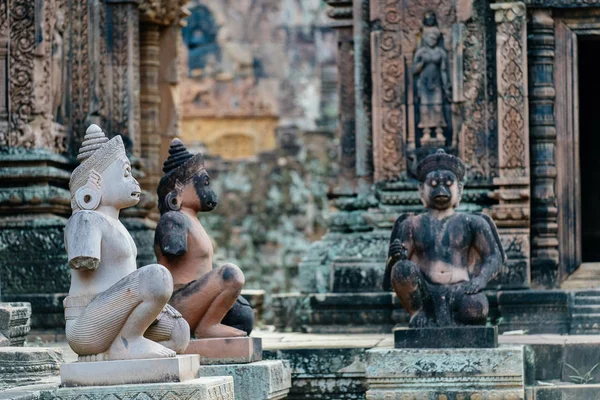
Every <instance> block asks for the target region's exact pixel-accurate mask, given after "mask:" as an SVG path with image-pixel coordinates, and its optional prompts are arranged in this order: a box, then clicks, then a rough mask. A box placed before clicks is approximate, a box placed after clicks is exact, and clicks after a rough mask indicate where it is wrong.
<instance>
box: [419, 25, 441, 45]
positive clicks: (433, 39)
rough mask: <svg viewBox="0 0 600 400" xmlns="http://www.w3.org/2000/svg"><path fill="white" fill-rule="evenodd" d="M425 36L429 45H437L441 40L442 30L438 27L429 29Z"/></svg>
mask: <svg viewBox="0 0 600 400" xmlns="http://www.w3.org/2000/svg"><path fill="white" fill-rule="evenodd" d="M423 36H424V37H423V39H424V40H425V44H427V46H429V47H435V46H436V45H437V43H438V41H439V40H440V32H439V31H438V30H436V29H431V30H428V31H427V32H425V34H424V35H423Z"/></svg>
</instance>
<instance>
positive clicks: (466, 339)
mask: <svg viewBox="0 0 600 400" xmlns="http://www.w3.org/2000/svg"><path fill="white" fill-rule="evenodd" d="M394 347H395V348H397V349H455V348H471V349H472V348H494V347H498V328H497V327H495V326H456V327H446V328H416V329H412V328H397V329H394Z"/></svg>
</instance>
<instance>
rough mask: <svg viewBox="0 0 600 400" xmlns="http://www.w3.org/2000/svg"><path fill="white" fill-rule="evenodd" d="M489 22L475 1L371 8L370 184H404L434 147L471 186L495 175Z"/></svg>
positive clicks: (398, 1)
mask: <svg viewBox="0 0 600 400" xmlns="http://www.w3.org/2000/svg"><path fill="white" fill-rule="evenodd" d="M489 16H490V11H489V10H486V8H485V7H482V5H480V4H477V2H474V1H462V2H458V3H457V2H454V1H452V0H410V1H409V0H377V1H373V2H371V19H372V22H373V23H374V26H376V27H380V29H374V31H373V32H372V33H371V51H372V57H371V60H372V71H373V72H372V80H373V145H374V150H373V151H374V155H373V159H374V166H375V180H376V181H382V180H395V179H398V178H406V177H410V176H411V175H412V174H413V172H414V171H413V170H414V168H415V166H416V164H417V162H418V160H419V159H420V158H421V157H422V156H424V155H426V154H428V153H429V152H431V151H434V150H435V149H437V148H439V147H444V148H445V149H446V150H447V151H450V152H453V153H455V154H458V155H460V156H461V157H462V158H463V160H465V162H466V163H467V165H468V166H469V170H470V171H469V172H470V174H469V175H468V176H469V179H471V180H487V181H491V178H492V177H494V176H495V175H496V170H497V162H496V161H495V160H496V158H497V156H496V147H497V144H495V135H496V125H495V123H493V122H494V121H495V113H496V110H495V103H494V100H491V99H493V98H494V96H493V93H490V92H493V91H494V87H493V85H488V81H489V79H490V76H489V75H490V74H491V73H490V72H489V71H488V69H487V65H488V63H489V60H488V58H493V49H492V48H489V49H488V47H489V44H490V42H489V40H488V36H490V35H489V33H488V30H489V26H488V25H489ZM493 37H494V36H493V32H492V38H493ZM490 122H491V123H490Z"/></svg>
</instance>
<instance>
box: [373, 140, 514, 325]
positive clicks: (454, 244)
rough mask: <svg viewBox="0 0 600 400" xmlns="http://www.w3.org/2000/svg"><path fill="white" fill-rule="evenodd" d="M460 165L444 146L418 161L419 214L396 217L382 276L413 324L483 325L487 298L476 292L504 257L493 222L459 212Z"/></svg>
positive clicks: (478, 214) (474, 214)
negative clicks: (423, 210) (421, 211)
mask: <svg viewBox="0 0 600 400" xmlns="http://www.w3.org/2000/svg"><path fill="white" fill-rule="evenodd" d="M464 175H465V166H464V164H463V162H462V161H461V160H460V159H459V158H458V157H455V156H453V155H450V154H446V152H445V151H444V150H442V149H440V150H438V151H437V152H436V153H435V154H431V155H429V156H427V157H425V158H424V159H423V160H422V161H421V162H420V163H419V165H418V166H417V178H418V179H419V181H420V185H419V193H420V195H421V201H422V202H423V205H424V206H425V208H426V209H427V210H426V212H425V213H422V214H419V215H412V214H405V215H402V216H400V218H398V220H397V221H396V223H395V224H394V228H393V230H392V235H391V238H390V246H389V252H388V260H387V263H386V271H385V275H384V282H383V286H384V289H385V290H390V289H391V288H392V287H393V289H394V291H395V292H396V294H397V296H398V298H399V300H400V303H401V304H402V306H403V307H404V308H405V309H406V310H407V311H408V313H409V314H410V323H409V326H410V327H414V328H419V327H435V326H440V327H441V326H452V325H482V324H485V323H486V321H487V316H488V312H489V303H488V300H487V298H486V296H485V294H484V293H482V292H481V291H482V290H483V289H484V288H485V286H486V285H487V283H488V282H489V281H490V280H491V279H492V278H494V277H495V276H496V275H497V274H498V271H499V270H500V267H501V266H502V265H503V264H504V262H505V261H506V255H505V253H504V250H503V249H502V244H501V243H500V239H499V237H498V232H497V230H496V225H495V224H494V222H493V221H492V219H491V218H490V217H488V216H487V215H485V214H482V213H459V212H455V211H454V209H455V208H456V207H457V206H458V205H459V202H460V199H461V195H462V190H463V183H462V181H463V179H464Z"/></svg>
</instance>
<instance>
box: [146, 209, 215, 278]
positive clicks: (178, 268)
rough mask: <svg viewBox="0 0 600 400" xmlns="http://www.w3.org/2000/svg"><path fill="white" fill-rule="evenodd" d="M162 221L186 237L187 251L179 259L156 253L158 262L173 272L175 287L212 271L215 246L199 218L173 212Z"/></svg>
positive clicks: (160, 252) (163, 217)
mask: <svg viewBox="0 0 600 400" xmlns="http://www.w3.org/2000/svg"><path fill="white" fill-rule="evenodd" d="M161 220H162V221H161V223H164V224H165V226H168V227H171V228H172V229H178V230H180V229H181V230H183V232H185V233H184V234H185V235H186V237H185V242H186V249H187V250H186V251H185V252H182V253H181V254H180V255H178V256H177V257H173V256H169V255H165V254H164V253H163V252H162V251H157V252H156V254H157V258H158V262H159V263H160V264H163V265H166V266H167V268H168V269H169V271H170V272H171V275H172V276H173V283H174V284H175V287H177V286H178V285H185V284H187V283H189V282H191V281H193V280H196V279H198V278H201V277H202V276H204V275H205V274H207V273H209V272H210V271H212V269H213V265H212V257H213V251H214V250H213V244H212V241H211V240H210V237H209V236H208V234H207V233H206V230H205V229H204V227H203V226H202V224H201V223H200V221H199V220H198V218H196V217H195V216H190V215H187V213H185V212H174V211H172V212H168V213H166V214H164V215H163V216H162V217H161ZM182 239H183V238H182Z"/></svg>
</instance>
